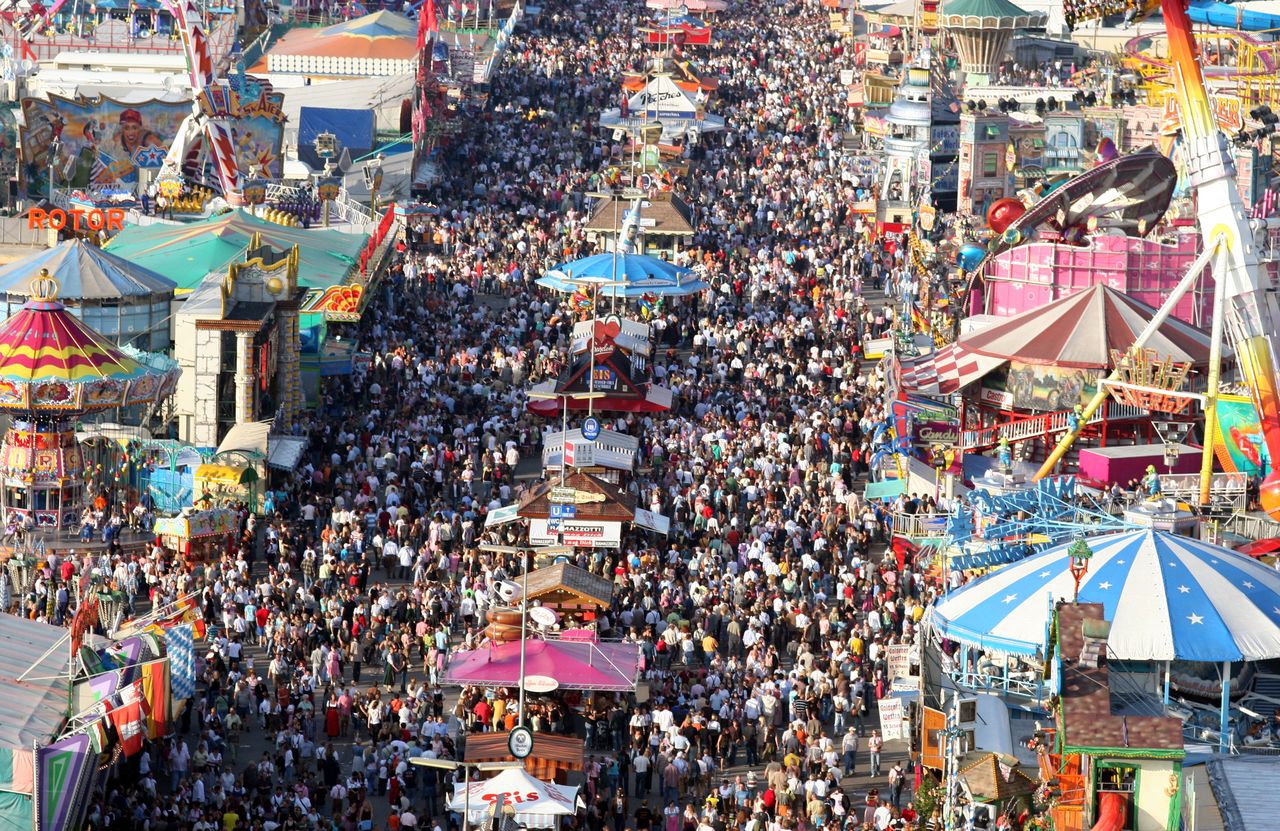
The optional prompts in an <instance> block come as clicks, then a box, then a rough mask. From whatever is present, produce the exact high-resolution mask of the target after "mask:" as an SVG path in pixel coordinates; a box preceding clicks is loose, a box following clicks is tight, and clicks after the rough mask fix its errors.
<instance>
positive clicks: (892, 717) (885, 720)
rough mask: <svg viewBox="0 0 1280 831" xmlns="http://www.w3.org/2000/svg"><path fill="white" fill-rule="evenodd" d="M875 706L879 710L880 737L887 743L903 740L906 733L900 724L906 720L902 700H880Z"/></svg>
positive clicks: (890, 698) (889, 698)
mask: <svg viewBox="0 0 1280 831" xmlns="http://www.w3.org/2000/svg"><path fill="white" fill-rule="evenodd" d="M876 706H877V707H878V708H879V710H880V737H881V738H882V739H884V740H885V741H887V742H891V741H897V740H900V739H905V738H906V737H907V731H906V729H905V727H904V726H903V723H902V722H903V719H905V718H906V710H905V709H904V708H903V706H902V699H901V698H893V697H892V696H890V697H888V698H882V699H880V703H879V704H877V705H876Z"/></svg>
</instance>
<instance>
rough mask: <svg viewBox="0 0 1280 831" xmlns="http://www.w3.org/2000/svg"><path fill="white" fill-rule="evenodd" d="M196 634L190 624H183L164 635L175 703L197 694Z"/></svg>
mask: <svg viewBox="0 0 1280 831" xmlns="http://www.w3.org/2000/svg"><path fill="white" fill-rule="evenodd" d="M194 637H195V632H194V630H193V629H192V626H191V624H190V623H181V624H179V625H177V626H174V627H172V628H171V629H169V630H167V631H166V632H165V633H164V646H165V652H166V654H168V656H169V666H170V670H171V675H170V684H171V685H172V688H173V699H174V700H175V701H178V700H181V699H187V698H193V697H195V694H196V647H195V641H194Z"/></svg>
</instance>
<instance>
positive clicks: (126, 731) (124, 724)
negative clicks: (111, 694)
mask: <svg viewBox="0 0 1280 831" xmlns="http://www.w3.org/2000/svg"><path fill="white" fill-rule="evenodd" d="M109 717H110V719H111V724H112V725H114V726H115V728H116V737H117V738H118V739H119V740H120V749H121V750H122V751H123V752H124V755H126V756H132V755H133V754H135V753H137V752H138V751H139V750H141V749H142V739H143V733H144V732H145V731H146V729H147V725H146V721H145V716H143V715H142V704H141V703H139V702H137V701H134V702H133V703H132V704H126V705H124V706H123V707H117V708H116V709H114V710H112V711H111V713H110V714H109Z"/></svg>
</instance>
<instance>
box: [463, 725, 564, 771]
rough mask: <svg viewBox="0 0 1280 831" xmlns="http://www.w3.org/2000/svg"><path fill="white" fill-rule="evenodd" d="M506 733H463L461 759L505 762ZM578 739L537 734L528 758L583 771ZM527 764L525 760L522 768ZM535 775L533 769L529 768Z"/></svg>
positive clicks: (507, 756)
mask: <svg viewBox="0 0 1280 831" xmlns="http://www.w3.org/2000/svg"><path fill="white" fill-rule="evenodd" d="M510 735H511V734H510V733H506V732H502V733H476V734H475V735H472V736H467V746H466V750H465V751H464V755H463V761H467V762H507V761H511V760H512V758H514V757H512V755H511V751H510V750H508V749H507V737H508V736H510ZM582 745H583V742H582V739H579V738H578V737H577V736H558V735H556V734H555V733H539V734H538V740H537V741H536V742H534V747H533V753H531V754H530V756H529V759H530V760H533V758H534V757H537V758H538V759H539V760H544V759H545V760H549V761H551V762H553V763H554V766H555V767H559V768H563V769H565V770H583V769H584V768H585V765H584V764H583V756H582ZM527 765H528V763H527V762H526V767H527ZM529 772H530V773H533V775H535V776H537V774H536V773H534V772H533V771H529Z"/></svg>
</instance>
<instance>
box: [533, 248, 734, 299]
mask: <svg viewBox="0 0 1280 831" xmlns="http://www.w3.org/2000/svg"><path fill="white" fill-rule="evenodd" d="M538 285H540V286H545V287H546V288H550V289H555V290H556V291H560V292H565V293H571V292H576V291H581V290H582V289H583V286H584V285H597V286H598V287H599V292H600V295H601V296H603V297H629V298H639V297H642V296H644V295H646V294H655V295H657V296H659V297H680V296H683V295H687V294H697V293H698V292H700V291H706V290H707V289H708V288H710V286H709V285H708V284H707V283H706V281H704V280H702V279H700V278H699V277H698V276H697V275H695V274H694V272H693V269H689V268H685V267H684V266H679V265H676V264H675V263H669V262H667V261H666V260H663V259H660V258H658V257H652V256H650V255H648V254H622V253H620V254H616V255H615V254H613V253H606V254H592V255H591V256H590V257H583V258H582V259H578V260H574V261H573V262H568V263H561V264H560V265H558V266H556V267H555V268H553V269H551V270H550V271H548V272H547V273H546V274H545V275H543V276H542V278H541V279H539V280H538Z"/></svg>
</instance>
